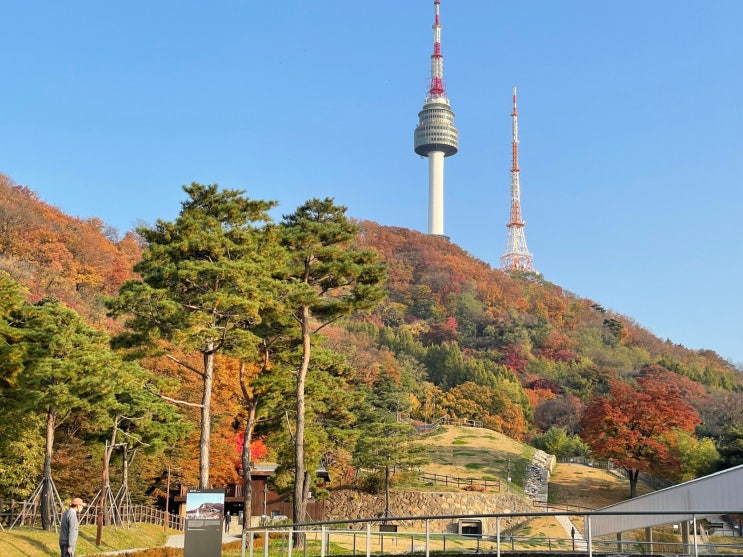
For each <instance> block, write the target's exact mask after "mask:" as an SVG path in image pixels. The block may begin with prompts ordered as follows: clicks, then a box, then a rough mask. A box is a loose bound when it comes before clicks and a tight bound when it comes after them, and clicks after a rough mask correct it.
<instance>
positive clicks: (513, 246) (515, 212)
mask: <svg viewBox="0 0 743 557" xmlns="http://www.w3.org/2000/svg"><path fill="white" fill-rule="evenodd" d="M511 122H512V124H511V128H512V135H513V141H512V144H511V145H512V147H511V153H512V154H511V156H512V164H511V214H510V219H509V221H508V223H507V224H506V227H507V228H508V238H507V239H506V250H505V252H504V253H503V255H502V256H501V258H500V261H501V269H502V270H503V271H530V272H532V273H533V272H535V271H534V261H533V258H532V255H531V253H529V248H527V247H526V236H525V235H524V227H525V226H526V223H525V222H524V219H523V218H522V216H521V184H520V181H519V174H520V172H521V169H520V168H519V113H518V110H517V108H516V87H514V88H513V112H511Z"/></svg>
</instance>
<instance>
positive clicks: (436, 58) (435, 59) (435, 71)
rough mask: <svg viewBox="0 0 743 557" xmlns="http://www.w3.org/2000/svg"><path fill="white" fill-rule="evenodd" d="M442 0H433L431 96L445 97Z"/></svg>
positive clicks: (429, 94) (429, 91) (429, 92)
mask: <svg viewBox="0 0 743 557" xmlns="http://www.w3.org/2000/svg"><path fill="white" fill-rule="evenodd" d="M440 6H441V3H440V0H433V9H434V21H433V54H431V87H430V88H429V90H428V96H429V97H445V96H446V94H445V93H444V56H443V55H442V54H441V19H440Z"/></svg>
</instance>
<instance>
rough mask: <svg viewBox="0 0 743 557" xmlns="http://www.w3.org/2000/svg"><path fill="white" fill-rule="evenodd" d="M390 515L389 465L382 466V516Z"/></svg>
mask: <svg viewBox="0 0 743 557" xmlns="http://www.w3.org/2000/svg"><path fill="white" fill-rule="evenodd" d="M388 516H390V467H389V465H387V466H385V467H384V517H385V518H387V517H388Z"/></svg>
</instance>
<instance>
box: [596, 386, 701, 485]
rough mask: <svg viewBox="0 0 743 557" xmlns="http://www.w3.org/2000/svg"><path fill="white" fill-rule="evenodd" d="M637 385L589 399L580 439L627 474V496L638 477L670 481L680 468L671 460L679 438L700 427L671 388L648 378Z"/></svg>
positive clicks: (691, 410) (688, 407) (675, 387)
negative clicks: (642, 474) (643, 474)
mask: <svg viewBox="0 0 743 557" xmlns="http://www.w3.org/2000/svg"><path fill="white" fill-rule="evenodd" d="M637 383H638V386H637V387H635V386H633V385H631V384H629V383H626V382H619V381H613V382H612V383H611V390H610V391H609V394H608V395H607V396H606V397H598V398H596V399H594V400H593V402H591V404H589V405H588V407H587V408H586V410H585V413H584V414H583V419H582V420H581V427H582V433H581V437H582V438H583V440H584V441H585V442H586V443H588V445H589V446H590V447H591V450H592V451H593V453H594V454H595V455H596V456H597V457H600V458H605V459H608V460H611V461H612V462H614V463H615V464H616V465H617V466H619V467H621V468H623V469H624V470H626V471H627V472H628V473H629V474H630V481H631V482H632V496H634V495H635V493H636V492H635V486H636V484H637V476H638V474H639V473H640V472H648V473H653V474H656V475H659V476H661V477H667V478H668V477H673V475H674V473H673V471H674V469H675V468H678V466H679V464H680V463H679V462H678V461H676V460H675V458H674V456H673V453H674V448H675V446H676V443H677V440H678V432H679V431H685V432H691V431H693V430H694V426H695V425H696V424H698V423H699V416H698V414H697V412H696V410H695V409H694V407H693V406H691V405H690V404H689V403H687V402H686V401H685V400H684V398H683V396H682V394H681V390H680V389H679V388H678V386H676V385H675V384H673V383H670V382H667V381H663V380H659V379H658V378H657V377H653V376H646V377H640V378H638V380H637Z"/></svg>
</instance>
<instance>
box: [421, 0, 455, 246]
mask: <svg viewBox="0 0 743 557" xmlns="http://www.w3.org/2000/svg"><path fill="white" fill-rule="evenodd" d="M439 4H440V0H434V1H433V6H434V15H435V18H434V23H433V54H432V55H431V86H430V87H429V89H428V96H426V100H425V101H424V103H423V108H422V109H421V111H420V112H419V113H418V119H419V123H418V126H417V127H416V128H415V136H414V139H415V152H416V153H418V154H419V155H420V156H422V157H428V233H429V234H436V235H439V236H443V235H444V157H450V156H451V155H455V154H456V153H457V151H458V150H459V132H458V131H457V128H455V127H454V112H452V109H451V107H450V106H449V99H448V98H447V97H446V93H445V92H444V57H443V56H442V55H441V22H440V20H439Z"/></svg>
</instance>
